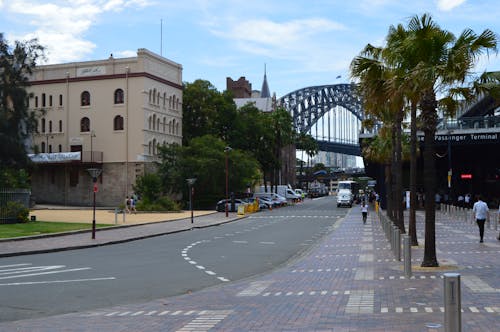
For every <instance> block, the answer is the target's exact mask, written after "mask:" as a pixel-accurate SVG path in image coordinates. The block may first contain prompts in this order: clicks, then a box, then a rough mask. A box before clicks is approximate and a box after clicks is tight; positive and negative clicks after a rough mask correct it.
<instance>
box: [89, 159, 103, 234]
mask: <svg viewBox="0 0 500 332" xmlns="http://www.w3.org/2000/svg"><path fill="white" fill-rule="evenodd" d="M87 172H89V174H90V176H91V177H92V182H93V183H94V188H93V191H94V203H93V217H92V239H95V193H96V192H97V178H98V177H99V175H101V172H102V169H100V168H87Z"/></svg>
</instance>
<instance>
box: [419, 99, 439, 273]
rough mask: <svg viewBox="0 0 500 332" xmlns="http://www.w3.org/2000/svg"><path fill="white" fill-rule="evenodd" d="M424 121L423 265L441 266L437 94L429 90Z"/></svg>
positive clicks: (425, 103)
mask: <svg viewBox="0 0 500 332" xmlns="http://www.w3.org/2000/svg"><path fill="white" fill-rule="evenodd" d="M421 105H422V123H423V129H424V187H425V188H424V190H425V249H424V260H423V261H422V264H421V266H429V267H437V266H439V264H438V261H437V257H436V210H435V208H436V206H435V200H434V196H435V194H436V189H435V188H434V186H435V183H436V180H435V177H436V169H435V164H436V162H435V159H434V158H435V157H434V154H435V151H434V135H435V133H436V124H437V114H436V107H437V102H436V95H435V94H434V91H433V90H430V91H427V92H426V93H425V94H424V96H423V98H422V102H421Z"/></svg>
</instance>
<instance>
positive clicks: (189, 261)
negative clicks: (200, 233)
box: [181, 234, 234, 282]
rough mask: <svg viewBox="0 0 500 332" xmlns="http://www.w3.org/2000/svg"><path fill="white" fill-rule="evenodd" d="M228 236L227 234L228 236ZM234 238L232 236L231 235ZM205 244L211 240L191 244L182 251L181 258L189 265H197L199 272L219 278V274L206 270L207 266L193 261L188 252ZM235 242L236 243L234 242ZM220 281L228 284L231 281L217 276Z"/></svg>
mask: <svg viewBox="0 0 500 332" xmlns="http://www.w3.org/2000/svg"><path fill="white" fill-rule="evenodd" d="M226 235H227V234H226ZM230 235H231V236H232V234H230ZM205 242H210V241H209V240H203V241H197V242H193V243H191V244H190V245H189V246H186V247H185V248H184V249H182V250H181V256H182V257H183V258H184V260H185V261H187V262H188V263H189V264H191V265H195V266H196V268H197V269H198V270H201V271H203V272H205V273H206V274H208V275H211V276H217V273H215V272H213V271H209V270H206V268H205V266H203V265H199V264H198V263H197V262H196V261H194V260H192V259H191V258H190V257H189V256H188V251H189V250H190V249H191V248H193V247H194V246H196V245H198V244H200V243H205ZM233 242H234V241H233ZM216 278H217V279H218V280H220V281H223V282H227V281H230V280H229V279H228V278H225V277H223V276H217V277H216Z"/></svg>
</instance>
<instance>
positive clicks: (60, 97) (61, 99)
mask: <svg viewBox="0 0 500 332" xmlns="http://www.w3.org/2000/svg"><path fill="white" fill-rule="evenodd" d="M62 104H63V96H62V95H59V106H62Z"/></svg>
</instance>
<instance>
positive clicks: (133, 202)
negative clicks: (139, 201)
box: [130, 196, 137, 214]
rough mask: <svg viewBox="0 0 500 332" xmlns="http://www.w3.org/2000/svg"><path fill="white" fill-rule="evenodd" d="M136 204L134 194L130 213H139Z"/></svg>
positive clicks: (131, 199)
mask: <svg viewBox="0 0 500 332" xmlns="http://www.w3.org/2000/svg"><path fill="white" fill-rule="evenodd" d="M135 204H136V200H135V198H134V197H133V196H132V197H130V213H134V214H136V213H137V210H136V209H135Z"/></svg>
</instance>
